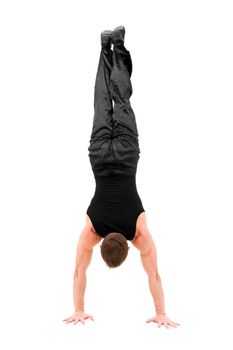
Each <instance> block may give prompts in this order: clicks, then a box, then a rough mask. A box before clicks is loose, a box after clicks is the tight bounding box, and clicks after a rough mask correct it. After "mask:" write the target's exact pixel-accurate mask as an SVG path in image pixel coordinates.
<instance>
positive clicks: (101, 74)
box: [88, 48, 113, 172]
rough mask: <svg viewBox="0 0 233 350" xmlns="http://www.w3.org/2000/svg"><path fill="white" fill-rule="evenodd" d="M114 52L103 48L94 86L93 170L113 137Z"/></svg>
mask: <svg viewBox="0 0 233 350" xmlns="http://www.w3.org/2000/svg"><path fill="white" fill-rule="evenodd" d="M111 71H112V50H107V49H103V48H101V51H100V56H99V63H98V68H97V73H96V79H95V85H94V118H93V125H92V132H91V137H90V144H89V147H88V151H89V154H88V155H89V158H90V163H91V166H92V170H93V171H94V172H95V170H96V168H98V166H99V165H101V162H102V158H103V155H104V153H105V148H106V140H108V139H110V138H111V135H112V115H113V104H112V98H111V95H110V91H109V83H110V75H111Z"/></svg>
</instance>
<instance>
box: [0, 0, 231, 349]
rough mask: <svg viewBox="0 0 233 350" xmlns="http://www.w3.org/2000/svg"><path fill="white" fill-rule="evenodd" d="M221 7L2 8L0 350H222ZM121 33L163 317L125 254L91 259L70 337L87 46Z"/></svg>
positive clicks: (224, 43) (86, 124) (224, 110)
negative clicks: (82, 317)
mask: <svg viewBox="0 0 233 350" xmlns="http://www.w3.org/2000/svg"><path fill="white" fill-rule="evenodd" d="M230 5H231V2H230V1H224V0H222V1H205V0H196V1H185V0H183V1H181V0H178V1H166V0H165V1H146V0H145V1H143V2H136V1H122V0H118V1H87V0H86V1H84V2H81V1H68V0H66V1H52V0H46V1H45V0H44V1H43V0H40V1H29V0H28V1H10V0H8V1H1V5H0V52H1V54H0V114H1V124H0V166H1V172H0V177H1V181H0V186H1V187H0V205H1V207H0V231H1V232H0V237H1V241H0V259H1V260H0V269H1V288H0V293H1V297H0V322H1V325H0V326H1V340H0V342H1V343H3V344H0V345H1V348H3V349H15V348H16V347H17V348H19V347H20V346H22V348H24V349H34V350H36V349H44V348H51V349H59V350H60V349H66V350H67V349H69V348H83V349H91V348H93V347H94V348H95V349H100V348H101V349H109V348H110V349H119V347H120V346H122V347H123V348H129V347H131V348H132V349H135V347H137V348H144V349H145V348H148V349H152V348H157V349H160V350H162V349H171V348H174V349H189V350H191V349H195V350H196V349H197V348H201V349H202V348H204V347H207V346H208V347H214V346H216V347H217V348H219V347H220V346H221V348H224V349H232V345H233V344H232V337H231V336H230V333H231V332H232V256H231V255H232V245H231V236H232V233H233V232H232V231H233V230H232V228H233V224H232V212H233V211H232V209H233V199H232V198H233V197H232V195H233V186H232V179H233V169H232V150H233V141H232V134H233V130H232V117H233V113H232V112H233V106H232V94H233V83H232V82H233V68H232V62H233V51H232V32H233V28H232V27H233V25H232V16H233V13H232V8H231V7H230ZM119 25H124V26H125V28H126V36H125V46H126V48H127V49H128V50H129V51H130V52H131V55H132V60H133V74H132V84H133V90H134V91H133V95H132V98H131V103H132V107H133V109H134V111H135V115H136V117H137V123H138V130H139V135H140V148H141V156H140V160H139V164H138V173H137V188H138V192H139V195H140V197H141V199H142V202H143V205H144V207H145V210H146V213H147V222H148V227H149V229H150V231H151V234H152V235H153V238H154V241H155V244H156V247H157V254H158V264H159V271H160V275H161V278H162V284H163V288H164V293H165V303H166V313H167V315H168V317H170V318H171V319H172V320H173V321H175V322H179V323H181V327H179V328H177V329H174V328H170V329H169V330H167V329H166V328H164V327H161V328H160V329H159V328H157V324H152V323H150V324H147V323H146V320H147V319H148V318H150V317H152V316H155V311H154V304H153V300H152V297H151V295H150V292H149V287H148V284H147V276H146V275H145V272H144V270H143V268H142V266H141V262H140V256H139V252H138V251H137V250H136V249H135V248H134V247H133V245H132V244H131V243H129V245H130V247H131V248H130V250H129V256H128V258H127V260H126V261H125V262H124V264H123V265H122V266H121V267H119V268H118V269H115V270H109V269H107V267H106V266H105V264H104V262H103V260H102V259H101V256H100V247H99V245H98V246H96V248H95V250H94V254H93V259H92V262H91V265H90V267H89V269H88V271H87V289H86V294H85V311H86V312H87V313H90V314H92V315H93V316H94V318H95V320H94V321H91V320H88V321H86V324H85V325H82V324H81V323H79V324H77V325H76V326H74V325H73V324H65V323H63V322H62V319H64V318H65V317H68V316H70V315H71V314H72V313H73V297H72V286H73V279H72V278H73V271H74V263H75V253H76V245H77V242H78V238H79V235H80V232H81V229H82V228H83V226H84V224H85V212H86V208H87V206H88V205H89V202H90V200H91V198H92V196H93V194H94V188H95V187H94V186H95V183H94V177H93V174H92V171H91V166H90V163H89V158H88V151H87V148H88V145H89V137H90V133H91V127H92V120H93V101H94V100H93V97H94V96H93V91H94V90H93V89H94V79H95V74H96V69H97V64H98V59H99V52H100V33H101V31H102V30H105V29H113V28H114V27H116V26H119Z"/></svg>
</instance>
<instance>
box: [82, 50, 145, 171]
mask: <svg viewBox="0 0 233 350" xmlns="http://www.w3.org/2000/svg"><path fill="white" fill-rule="evenodd" d="M131 74H132V59H131V56H130V52H129V51H128V50H126V48H125V46H124V45H123V44H120V45H119V46H118V45H117V46H116V45H115V46H114V47H113V50H106V49H103V48H102V47H101V52H100V57H99V64H98V69H97V74H96V80H95V86H94V118H93V127H92V132H91V138H90V145H89V147H88V151H89V158H90V163H91V167H92V170H93V173H94V175H95V177H97V176H108V175H113V174H122V175H135V174H136V170H137V163H138V160H139V157H140V156H139V154H140V148H139V142H138V136H139V135H138V129H137V124H136V119H135V114H134V111H133V109H132V107H131V103H130V101H129V99H130V97H131V95H132V92H133V90H132V84H131V80H130V77H131Z"/></svg>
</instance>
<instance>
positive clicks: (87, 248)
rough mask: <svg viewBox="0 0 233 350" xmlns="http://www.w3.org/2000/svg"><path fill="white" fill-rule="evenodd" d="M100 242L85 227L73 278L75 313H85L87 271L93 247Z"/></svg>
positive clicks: (89, 228)
mask: <svg viewBox="0 0 233 350" xmlns="http://www.w3.org/2000/svg"><path fill="white" fill-rule="evenodd" d="M100 240H101V238H100V237H98V236H97V235H96V234H94V233H93V231H92V229H91V227H90V226H89V225H86V226H85V227H84V229H83V230H82V232H81V235H80V237H79V241H78V245H77V253H76V262H75V270H74V276H73V299H74V308H75V312H77V311H84V294H85V289H86V270H87V268H88V266H89V264H90V262H91V258H92V253H93V247H94V245H95V244H97V243H98V242H99V241H100Z"/></svg>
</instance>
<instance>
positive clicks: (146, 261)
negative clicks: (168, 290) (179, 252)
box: [132, 225, 165, 315]
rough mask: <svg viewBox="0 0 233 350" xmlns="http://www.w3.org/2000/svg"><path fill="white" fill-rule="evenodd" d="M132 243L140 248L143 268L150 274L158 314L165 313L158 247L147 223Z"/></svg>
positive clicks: (149, 280)
mask: <svg viewBox="0 0 233 350" xmlns="http://www.w3.org/2000/svg"><path fill="white" fill-rule="evenodd" d="M132 243H133V244H134V246H135V247H136V248H137V249H139V250H140V257H141V261H142V265H143V268H144V270H145V271H146V273H147V275H148V284H149V288H150V292H151V295H152V297H153V301H154V305H155V310H156V314H157V315H158V314H160V315H165V302H164V292H163V288H162V284H161V278H160V275H159V272H158V265H157V253H156V247H155V243H154V241H153V238H152V236H151V234H150V231H149V229H148V228H147V226H146V225H142V226H141V233H140V235H139V236H138V237H137V239H136V240H135V242H132Z"/></svg>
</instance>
